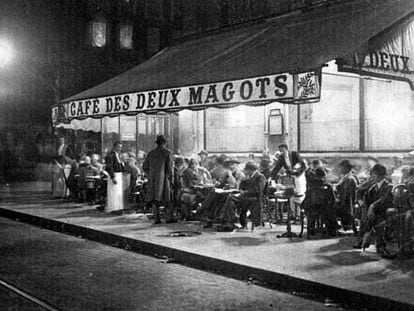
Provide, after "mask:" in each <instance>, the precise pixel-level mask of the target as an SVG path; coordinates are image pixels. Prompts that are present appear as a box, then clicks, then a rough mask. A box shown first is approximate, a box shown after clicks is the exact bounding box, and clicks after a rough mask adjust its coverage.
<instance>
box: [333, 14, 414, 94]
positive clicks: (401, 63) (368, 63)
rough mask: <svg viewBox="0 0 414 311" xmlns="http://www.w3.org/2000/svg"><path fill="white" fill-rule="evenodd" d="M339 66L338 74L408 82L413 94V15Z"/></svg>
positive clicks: (354, 52) (374, 39)
mask: <svg viewBox="0 0 414 311" xmlns="http://www.w3.org/2000/svg"><path fill="white" fill-rule="evenodd" d="M337 63H338V70H339V71H346V72H353V73H358V74H360V75H365V76H373V77H379V78H385V79H394V80H401V81H407V82H408V83H409V84H410V87H411V90H413V91H414V13H413V14H411V15H409V16H408V17H407V18H405V19H403V20H401V21H398V22H397V23H396V24H395V25H393V26H391V27H390V28H388V29H386V30H385V31H383V32H381V33H380V34H378V35H377V36H375V37H373V38H371V39H370V40H369V41H368V42H366V44H364V46H362V47H361V48H359V49H358V50H355V51H353V52H352V53H350V54H348V55H346V56H345V57H342V58H339V59H337Z"/></svg>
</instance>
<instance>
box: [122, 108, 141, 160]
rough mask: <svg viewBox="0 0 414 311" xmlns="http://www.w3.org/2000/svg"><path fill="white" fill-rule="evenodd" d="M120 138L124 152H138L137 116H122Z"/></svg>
mask: <svg viewBox="0 0 414 311" xmlns="http://www.w3.org/2000/svg"><path fill="white" fill-rule="evenodd" d="M120 118H121V122H120V126H121V129H120V136H121V138H120V140H121V142H122V145H123V148H122V150H123V152H133V153H134V154H136V153H137V117H136V116H121V117H120Z"/></svg>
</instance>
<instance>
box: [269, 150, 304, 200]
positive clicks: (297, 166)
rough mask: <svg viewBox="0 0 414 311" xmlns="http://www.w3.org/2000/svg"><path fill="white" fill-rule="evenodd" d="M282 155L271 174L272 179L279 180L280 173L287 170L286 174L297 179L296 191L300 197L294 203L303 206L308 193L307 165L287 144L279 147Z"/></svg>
mask: <svg viewBox="0 0 414 311" xmlns="http://www.w3.org/2000/svg"><path fill="white" fill-rule="evenodd" d="M278 148H279V151H280V153H281V155H280V157H279V159H278V161H277V162H276V165H275V167H274V169H273V170H272V173H271V178H272V179H273V180H275V181H277V179H278V174H279V171H280V170H281V169H282V167H283V168H284V169H285V170H286V173H288V174H289V175H292V176H293V177H294V178H295V190H296V193H297V194H298V195H301V196H298V197H295V198H294V201H293V203H295V204H301V203H302V201H303V199H304V198H305V192H306V177H305V170H306V164H305V161H303V159H302V157H301V156H300V155H299V153H298V152H296V151H289V147H288V145H287V144H280V145H279V146H278Z"/></svg>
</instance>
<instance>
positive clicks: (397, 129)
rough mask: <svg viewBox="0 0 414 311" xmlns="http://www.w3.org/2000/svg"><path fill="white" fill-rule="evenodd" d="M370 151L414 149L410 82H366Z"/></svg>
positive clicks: (366, 140)
mask: <svg viewBox="0 0 414 311" xmlns="http://www.w3.org/2000/svg"><path fill="white" fill-rule="evenodd" d="M364 83H365V86H366V87H365V89H366V93H365V144H366V149H367V150H384V151H387V150H413V149H414V140H413V137H414V127H413V124H414V93H413V92H412V91H411V90H410V87H409V85H408V83H406V82H396V81H394V82H387V81H385V80H365V81H364Z"/></svg>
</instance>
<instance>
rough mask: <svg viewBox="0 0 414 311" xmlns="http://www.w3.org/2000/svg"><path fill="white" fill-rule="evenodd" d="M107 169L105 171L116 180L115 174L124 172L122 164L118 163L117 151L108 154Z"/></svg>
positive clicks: (106, 159)
mask: <svg viewBox="0 0 414 311" xmlns="http://www.w3.org/2000/svg"><path fill="white" fill-rule="evenodd" d="M105 163H106V167H105V170H106V171H107V172H108V174H109V177H111V179H112V178H114V173H119V172H122V171H123V168H124V167H123V164H122V162H120V161H118V158H117V156H116V155H115V151H113V150H112V151H111V152H109V153H108V154H107V156H106V158H105Z"/></svg>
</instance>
